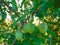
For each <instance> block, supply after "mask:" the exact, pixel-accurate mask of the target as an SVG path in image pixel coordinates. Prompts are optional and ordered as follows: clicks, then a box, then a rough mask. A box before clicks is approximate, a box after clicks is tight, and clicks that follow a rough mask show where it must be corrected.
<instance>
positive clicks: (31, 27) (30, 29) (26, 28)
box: [23, 23, 37, 34]
mask: <svg viewBox="0 0 60 45" xmlns="http://www.w3.org/2000/svg"><path fill="white" fill-rule="evenodd" d="M36 28H37V27H36V26H35V25H34V24H32V23H28V24H26V25H24V27H23V31H25V32H28V33H30V34H32V33H33V32H34V31H35V30H37V29H36Z"/></svg>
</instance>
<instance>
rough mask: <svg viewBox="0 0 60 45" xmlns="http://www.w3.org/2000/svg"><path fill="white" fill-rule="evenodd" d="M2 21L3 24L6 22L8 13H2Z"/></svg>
mask: <svg viewBox="0 0 60 45" xmlns="http://www.w3.org/2000/svg"><path fill="white" fill-rule="evenodd" d="M1 16H2V20H1V22H4V20H5V18H6V12H2V15H1Z"/></svg>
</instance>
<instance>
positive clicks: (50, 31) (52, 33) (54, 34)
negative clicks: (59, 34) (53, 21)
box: [47, 29, 56, 37]
mask: <svg viewBox="0 0 60 45" xmlns="http://www.w3.org/2000/svg"><path fill="white" fill-rule="evenodd" d="M47 32H48V34H50V35H51V36H53V37H56V33H55V32H53V31H52V30H50V29H48V30H47Z"/></svg>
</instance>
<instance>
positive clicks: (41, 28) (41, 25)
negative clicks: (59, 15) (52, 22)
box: [37, 23, 48, 33]
mask: <svg viewBox="0 0 60 45" xmlns="http://www.w3.org/2000/svg"><path fill="white" fill-rule="evenodd" d="M37 27H38V29H39V31H40V32H41V33H45V32H47V29H48V26H47V24H45V23H41V24H40V25H38V26H37Z"/></svg>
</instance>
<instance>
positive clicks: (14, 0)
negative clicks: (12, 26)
mask: <svg viewBox="0 0 60 45" xmlns="http://www.w3.org/2000/svg"><path fill="white" fill-rule="evenodd" d="M11 3H12V6H13V7H12V10H13V11H16V10H18V7H17V4H16V0H12V2H11Z"/></svg>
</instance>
